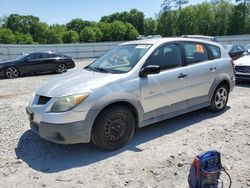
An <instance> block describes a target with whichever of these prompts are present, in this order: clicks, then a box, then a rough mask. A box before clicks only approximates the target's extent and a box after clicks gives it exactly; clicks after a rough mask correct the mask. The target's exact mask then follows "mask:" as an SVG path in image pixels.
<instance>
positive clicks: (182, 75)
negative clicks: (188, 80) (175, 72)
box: [177, 73, 187, 78]
mask: <svg viewBox="0 0 250 188" xmlns="http://www.w3.org/2000/svg"><path fill="white" fill-rule="evenodd" d="M185 77H187V74H183V73H181V74H180V75H179V76H178V77H177V78H185Z"/></svg>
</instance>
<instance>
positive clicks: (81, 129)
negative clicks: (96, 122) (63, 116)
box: [30, 121, 90, 144]
mask: <svg viewBox="0 0 250 188" xmlns="http://www.w3.org/2000/svg"><path fill="white" fill-rule="evenodd" d="M30 128H31V130H33V131H34V132H35V133H37V134H38V135H39V136H40V137H41V138H44V139H46V140H49V141H52V142H55V143H58V144H77V143H89V141H90V136H89V135H90V130H89V129H88V126H84V121H79V122H73V123H66V124H52V123H46V122H40V123H39V124H38V123H35V122H33V121H30Z"/></svg>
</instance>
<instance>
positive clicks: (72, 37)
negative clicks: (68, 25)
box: [63, 30, 79, 43]
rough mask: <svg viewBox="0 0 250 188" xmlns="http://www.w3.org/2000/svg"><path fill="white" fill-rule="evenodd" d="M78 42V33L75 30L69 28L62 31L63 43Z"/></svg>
mask: <svg viewBox="0 0 250 188" xmlns="http://www.w3.org/2000/svg"><path fill="white" fill-rule="evenodd" d="M77 42H79V35H78V33H77V32H76V31H73V30H69V31H65V32H64V33H63V43H77Z"/></svg>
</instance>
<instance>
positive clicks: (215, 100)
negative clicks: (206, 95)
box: [209, 84, 229, 112]
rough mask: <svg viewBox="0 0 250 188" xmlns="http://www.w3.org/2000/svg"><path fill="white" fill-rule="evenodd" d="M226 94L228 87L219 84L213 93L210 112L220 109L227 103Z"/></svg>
mask: <svg viewBox="0 0 250 188" xmlns="http://www.w3.org/2000/svg"><path fill="white" fill-rule="evenodd" d="M228 96H229V88H228V87H227V86H226V85H225V84H220V85H219V86H218V87H217V88H216V90H215V92H214V94H213V97H212V100H211V103H210V106H209V110H210V111H211V112H220V111H222V110H223V109H224V108H225V107H226V105H227V101H228Z"/></svg>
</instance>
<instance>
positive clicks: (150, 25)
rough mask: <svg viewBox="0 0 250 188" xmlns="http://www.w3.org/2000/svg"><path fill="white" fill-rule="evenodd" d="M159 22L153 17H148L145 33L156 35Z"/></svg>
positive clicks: (145, 21) (145, 22)
mask: <svg viewBox="0 0 250 188" xmlns="http://www.w3.org/2000/svg"><path fill="white" fill-rule="evenodd" d="M156 28H157V22H156V20H154V19H152V18H147V19H145V20H144V35H146V36H147V35H154V34H156Z"/></svg>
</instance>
